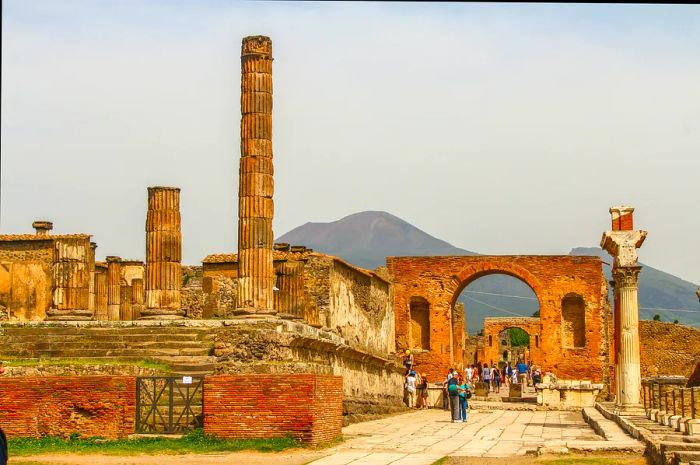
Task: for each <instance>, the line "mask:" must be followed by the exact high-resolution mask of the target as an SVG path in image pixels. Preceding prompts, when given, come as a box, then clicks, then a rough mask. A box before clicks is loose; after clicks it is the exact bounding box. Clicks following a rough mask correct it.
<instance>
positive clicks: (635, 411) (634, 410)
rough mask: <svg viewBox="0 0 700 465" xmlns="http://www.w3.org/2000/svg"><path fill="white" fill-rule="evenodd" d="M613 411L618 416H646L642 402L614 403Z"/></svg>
mask: <svg viewBox="0 0 700 465" xmlns="http://www.w3.org/2000/svg"><path fill="white" fill-rule="evenodd" d="M615 411H616V413H617V414H618V415H620V416H627V417H629V416H637V415H639V416H646V410H645V409H644V406H643V405H642V404H625V405H615Z"/></svg>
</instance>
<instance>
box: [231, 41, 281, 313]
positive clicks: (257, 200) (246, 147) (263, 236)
mask: <svg viewBox="0 0 700 465" xmlns="http://www.w3.org/2000/svg"><path fill="white" fill-rule="evenodd" d="M239 177H240V178H239V179H240V182H239V192H238V266H239V269H238V301H237V303H236V309H235V310H234V313H235V314H256V315H259V314H274V313H275V311H274V301H273V300H274V298H273V290H272V289H273V287H274V284H275V272H274V266H273V255H272V254H273V252H272V242H273V234H272V217H273V212H274V205H273V200H272V195H273V191H274V180H273V165H272V41H271V40H270V39H269V38H268V37H264V36H253V37H246V38H244V39H243V43H242V47H241V160H240V171H239Z"/></svg>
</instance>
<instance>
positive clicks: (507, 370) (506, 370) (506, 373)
mask: <svg viewBox="0 0 700 465" xmlns="http://www.w3.org/2000/svg"><path fill="white" fill-rule="evenodd" d="M512 371H513V369H512V368H511V367H510V362H507V363H506V366H504V367H503V384H504V386H505V387H507V388H510V378H511V376H512V374H513V373H512Z"/></svg>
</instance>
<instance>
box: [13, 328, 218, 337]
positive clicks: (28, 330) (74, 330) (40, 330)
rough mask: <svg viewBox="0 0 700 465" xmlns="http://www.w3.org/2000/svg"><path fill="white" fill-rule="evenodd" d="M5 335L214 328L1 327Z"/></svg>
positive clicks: (175, 331) (196, 331) (176, 331)
mask: <svg viewBox="0 0 700 465" xmlns="http://www.w3.org/2000/svg"><path fill="white" fill-rule="evenodd" d="M0 331H2V332H3V334H4V335H5V336H42V337H43V336H47V335H75V334H103V335H106V334H110V335H119V334H128V333H138V334H210V333H212V328H198V327H193V326H123V327H118V328H114V327H76V326H73V327H62V326H61V327H50V326H49V327H20V328H13V327H0Z"/></svg>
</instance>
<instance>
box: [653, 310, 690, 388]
mask: <svg viewBox="0 0 700 465" xmlns="http://www.w3.org/2000/svg"><path fill="white" fill-rule="evenodd" d="M639 340H640V345H641V349H640V350H641V364H642V366H641V368H642V377H643V378H646V377H648V376H664V375H683V376H685V377H690V376H691V375H692V373H693V371H694V370H695V367H696V366H697V364H698V362H700V329H697V328H692V327H690V326H684V325H680V324H673V323H662V322H660V321H646V320H643V321H640V322H639Z"/></svg>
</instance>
